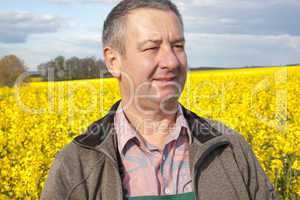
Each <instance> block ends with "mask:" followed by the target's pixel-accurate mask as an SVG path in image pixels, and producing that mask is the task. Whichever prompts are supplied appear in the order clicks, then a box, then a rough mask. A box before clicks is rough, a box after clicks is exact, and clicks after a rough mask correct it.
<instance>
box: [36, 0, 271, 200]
mask: <svg viewBox="0 0 300 200" xmlns="http://www.w3.org/2000/svg"><path fill="white" fill-rule="evenodd" d="M103 47H104V48H103V54H104V58H105V63H106V65H107V67H108V69H109V71H110V72H111V73H112V74H113V76H114V77H116V78H117V79H118V80H119V84H120V91H121V96H122V99H121V100H120V101H118V102H117V103H115V104H114V105H113V106H112V108H111V110H110V112H109V113H108V114H107V115H106V116H105V117H103V118H102V119H100V120H99V121H97V122H95V123H93V124H92V125H91V126H90V127H89V128H88V130H87V131H86V133H84V134H82V135H80V136H78V137H76V138H75V139H74V140H73V142H72V143H70V144H68V145H67V146H66V147H65V148H64V149H63V150H62V151H61V152H60V153H59V154H58V155H57V157H56V159H55V161H54V163H53V166H52V168H51V170H50V172H49V175H48V179H47V182H46V184H45V187H44V190H43V193H42V199H101V200H102V199H103V200H114V199H116V200H121V199H203V200H207V199H211V200H215V199H223V200H233V199H236V200H238V199H243V200H248V199H252V200H254V199H257V200H258V199H259V200H261V199H275V197H274V190H273V187H272V185H271V184H270V182H269V180H268V178H267V177H266V175H265V173H264V172H263V170H262V168H261V167H260V165H259V163H258V161H257V160H256V158H255V156H254V154H253V152H252V151H251V148H250V147H249V145H248V144H247V142H246V141H245V140H244V139H243V137H242V136H241V135H240V134H238V133H236V132H235V131H234V130H232V129H230V128H229V127H227V126H225V125H223V124H221V123H219V122H216V121H212V120H209V119H205V118H202V117H200V116H197V115H196V114H194V113H192V112H191V111H189V110H188V109H186V108H185V107H183V106H182V105H181V104H180V103H178V98H179V96H180V94H181V92H182V90H183V88H184V84H185V80H186V72H187V57H186V53H185V38H184V27H183V22H182V18H181V15H180V13H179V12H178V10H177V8H176V6H175V5H174V4H173V3H171V2H170V1H168V0H124V1H121V2H120V3H119V4H118V5H117V6H116V7H114V9H113V10H112V11H111V12H110V14H109V15H108V17H107V19H106V21H105V23H104V28H103Z"/></svg>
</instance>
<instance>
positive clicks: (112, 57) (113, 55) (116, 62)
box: [103, 47, 122, 78]
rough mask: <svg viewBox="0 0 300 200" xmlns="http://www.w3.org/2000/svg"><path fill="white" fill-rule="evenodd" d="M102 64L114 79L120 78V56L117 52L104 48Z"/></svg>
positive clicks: (110, 48)
mask: <svg viewBox="0 0 300 200" xmlns="http://www.w3.org/2000/svg"><path fill="white" fill-rule="evenodd" d="M103 55H104V62H105V64H106V67H107V69H108V71H109V72H110V73H111V74H112V75H113V76H114V77H115V78H120V76H121V64H122V63H121V56H120V54H119V52H117V51H116V50H114V49H113V48H112V47H105V48H104V49H103Z"/></svg>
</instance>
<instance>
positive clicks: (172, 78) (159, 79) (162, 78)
mask: <svg viewBox="0 0 300 200" xmlns="http://www.w3.org/2000/svg"><path fill="white" fill-rule="evenodd" d="M175 78H176V77H175V76H172V77H161V78H155V79H153V80H155V81H173V80H175Z"/></svg>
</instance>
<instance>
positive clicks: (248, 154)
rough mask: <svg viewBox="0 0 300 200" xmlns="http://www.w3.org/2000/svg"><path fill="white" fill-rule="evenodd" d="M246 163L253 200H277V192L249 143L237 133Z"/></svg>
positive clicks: (249, 188)
mask: <svg viewBox="0 0 300 200" xmlns="http://www.w3.org/2000/svg"><path fill="white" fill-rule="evenodd" d="M236 136H237V138H238V141H239V145H240V149H241V150H242V152H243V154H244V156H245V159H246V162H247V163H248V166H247V168H248V173H247V174H248V181H247V182H248V190H249V193H250V196H251V199H252V200H275V199H276V197H275V191H274V187H273V186H272V184H271V182H270V181H269V178H268V177H267V176H266V174H265V172H264V171H263V169H262V167H261V165H260V164H259V162H258V160H257V158H256V156H255V154H254V152H253V151H252V149H251V147H250V145H249V143H248V142H247V141H246V140H245V139H244V137H243V136H242V135H240V134H239V133H236Z"/></svg>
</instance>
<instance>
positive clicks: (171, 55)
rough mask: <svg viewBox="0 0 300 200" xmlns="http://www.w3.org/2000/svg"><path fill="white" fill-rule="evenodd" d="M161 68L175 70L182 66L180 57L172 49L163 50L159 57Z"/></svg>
mask: <svg viewBox="0 0 300 200" xmlns="http://www.w3.org/2000/svg"><path fill="white" fill-rule="evenodd" d="M158 62H159V66H160V67H162V68H169V69H171V70H172V69H175V68H177V67H178V66H179V65H180V62H179V59H178V55H176V52H174V50H173V49H172V48H171V47H165V48H162V49H161V51H160V53H159V56H158Z"/></svg>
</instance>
